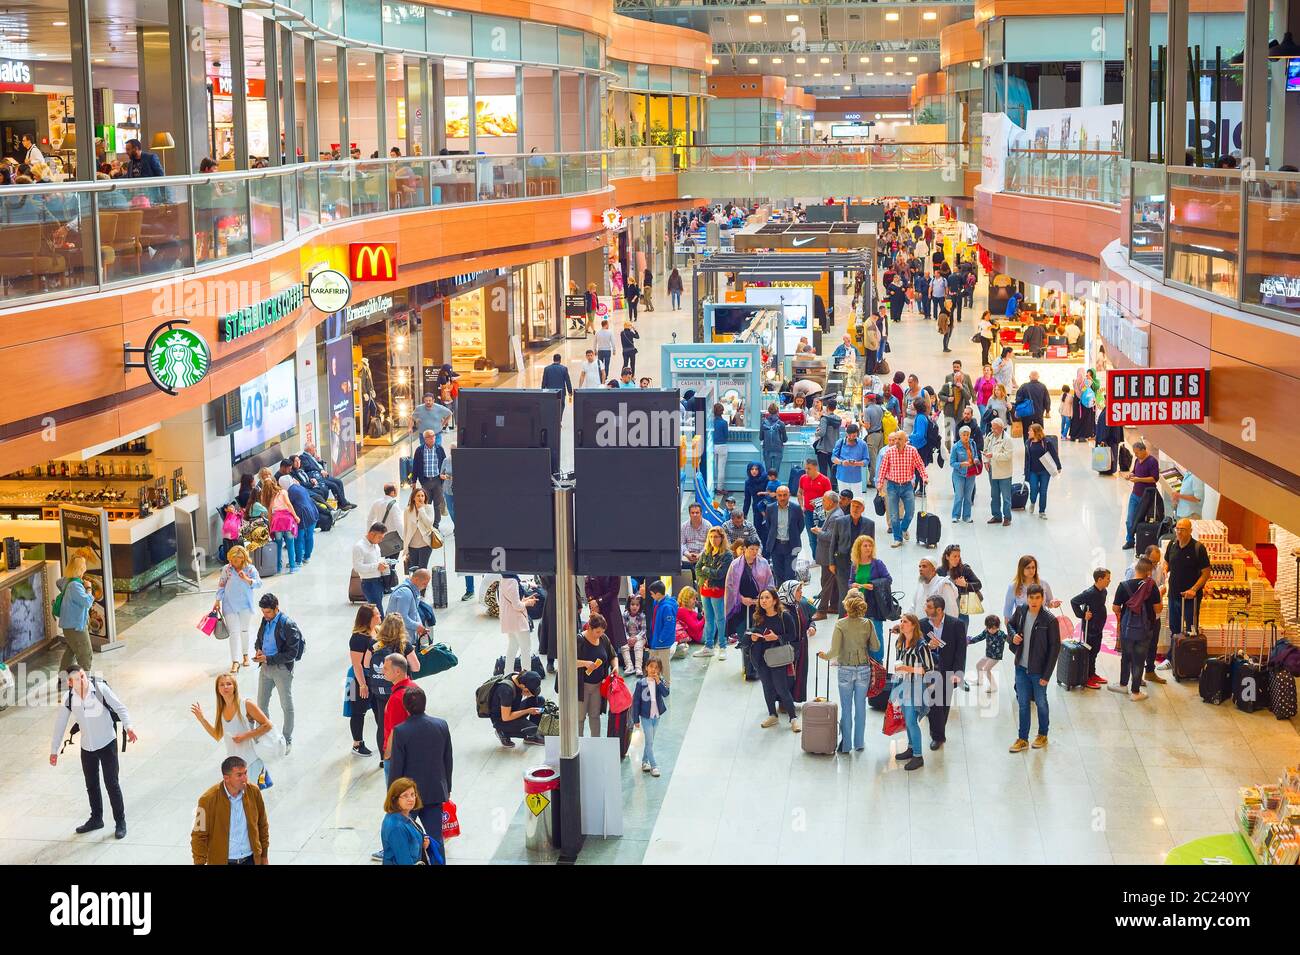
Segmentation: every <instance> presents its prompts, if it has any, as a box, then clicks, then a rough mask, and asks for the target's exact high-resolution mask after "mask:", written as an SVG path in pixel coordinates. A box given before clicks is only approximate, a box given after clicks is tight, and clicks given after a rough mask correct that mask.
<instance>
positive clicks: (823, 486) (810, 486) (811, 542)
mask: <svg viewBox="0 0 1300 955" xmlns="http://www.w3.org/2000/svg"><path fill="white" fill-rule="evenodd" d="M803 471H804V474H803V477H801V478H800V479H799V500H800V501H801V502H802V503H803V526H804V530H806V531H807V532H808V546H809V547H810V548H811V549H812V553H816V552H817V535H816V534H814V533H813V508H814V507H815V506H816V504H817V502H818V501H820V500H821V499H822V495H823V494H825V493H826V492H827V491H829V490H830V489H831V479H830V478H828V477H827V476H826V475H825V474H822V473H821V472H820V471H818V469H817V459H816V458H808V459H806V460H805V461H804V463H803Z"/></svg>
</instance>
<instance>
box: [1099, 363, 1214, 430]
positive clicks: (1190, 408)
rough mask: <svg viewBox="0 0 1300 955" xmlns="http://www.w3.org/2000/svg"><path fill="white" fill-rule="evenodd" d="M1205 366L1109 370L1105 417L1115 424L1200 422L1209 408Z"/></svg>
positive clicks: (1208, 386)
mask: <svg viewBox="0 0 1300 955" xmlns="http://www.w3.org/2000/svg"><path fill="white" fill-rule="evenodd" d="M1209 400H1210V373H1209V371H1207V370H1206V369H1204V368H1141V369H1129V370H1125V371H1120V370H1117V369H1114V368H1112V369H1111V370H1110V371H1108V372H1107V373H1106V419H1107V421H1108V422H1109V423H1110V424H1112V425H1142V424H1199V423H1200V422H1202V421H1204V420H1205V416H1206V414H1207V413H1208V412H1209Z"/></svg>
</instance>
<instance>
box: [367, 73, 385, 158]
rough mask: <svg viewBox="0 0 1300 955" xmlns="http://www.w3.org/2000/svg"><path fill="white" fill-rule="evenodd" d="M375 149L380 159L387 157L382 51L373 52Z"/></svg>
mask: <svg viewBox="0 0 1300 955" xmlns="http://www.w3.org/2000/svg"><path fill="white" fill-rule="evenodd" d="M375 149H377V150H378V151H379V158H380V159H386V158H388V64H387V63H385V62H384V54H382V53H376V54H375ZM364 156H365V154H364V153H363V154H362V157H363V158H364Z"/></svg>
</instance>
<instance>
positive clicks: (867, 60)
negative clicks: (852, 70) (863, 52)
mask: <svg viewBox="0 0 1300 955" xmlns="http://www.w3.org/2000/svg"><path fill="white" fill-rule="evenodd" d="M858 62H859V63H870V62H871V57H869V56H860V57H858Z"/></svg>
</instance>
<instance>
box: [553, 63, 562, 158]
mask: <svg viewBox="0 0 1300 955" xmlns="http://www.w3.org/2000/svg"><path fill="white" fill-rule="evenodd" d="M560 103H561V99H560V71H559V70H552V71H551V119H552V120H553V121H554V124H555V151H556V152H557V153H562V152H564V124H563V122H562V121H561V117H560ZM557 172H558V170H557Z"/></svg>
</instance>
